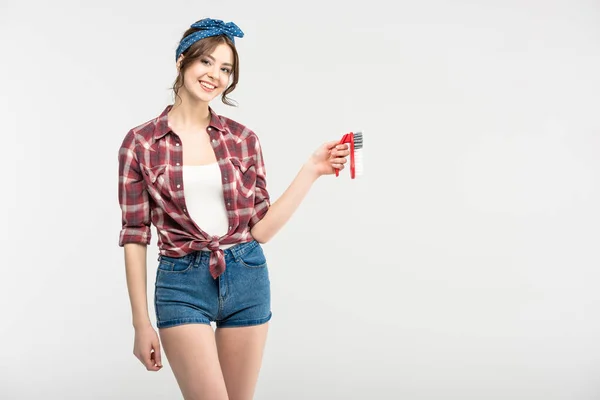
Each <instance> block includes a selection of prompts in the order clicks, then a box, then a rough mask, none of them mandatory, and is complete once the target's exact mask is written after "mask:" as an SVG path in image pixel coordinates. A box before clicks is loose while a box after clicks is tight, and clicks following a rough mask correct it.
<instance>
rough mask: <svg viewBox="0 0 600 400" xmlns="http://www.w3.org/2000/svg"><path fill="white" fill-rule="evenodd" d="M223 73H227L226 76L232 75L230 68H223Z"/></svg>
mask: <svg viewBox="0 0 600 400" xmlns="http://www.w3.org/2000/svg"><path fill="white" fill-rule="evenodd" d="M221 71H223V72H225V73H226V74H230V73H231V70H230V69H229V68H221Z"/></svg>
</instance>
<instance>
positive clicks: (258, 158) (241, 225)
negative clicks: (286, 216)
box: [118, 105, 270, 278]
mask: <svg viewBox="0 0 600 400" xmlns="http://www.w3.org/2000/svg"><path fill="white" fill-rule="evenodd" d="M171 108H172V105H169V106H167V108H165V110H164V111H163V112H162V113H161V114H160V116H158V117H157V118H155V119H153V120H151V121H148V122H146V123H144V124H142V125H140V126H138V127H136V128H133V129H131V130H130V131H129V132H128V133H127V135H126V136H125V138H124V140H123V143H122V144H121V147H120V149H119V157H118V158H119V203H120V206H121V211H122V229H121V233H120V236H119V246H121V247H122V246H124V245H125V244H126V243H141V244H146V245H148V244H150V239H151V234H150V223H152V224H154V226H155V227H156V231H157V233H158V247H159V253H160V254H162V255H165V256H169V257H182V256H184V255H186V254H189V253H191V252H193V251H197V250H209V251H211V257H210V272H211V274H212V276H213V277H214V278H217V277H218V276H219V275H220V274H222V273H223V271H224V270H225V258H224V254H223V251H222V250H221V249H220V247H219V246H220V244H235V243H243V242H249V241H251V240H253V238H252V235H251V234H250V229H251V228H252V227H253V226H254V225H255V224H256V223H257V222H258V221H260V220H261V219H262V218H263V217H264V215H265V214H266V212H267V210H268V208H269V206H270V198H269V193H268V192H267V188H266V180H265V166H264V163H263V157H262V151H261V148H260V143H259V141H258V137H257V136H256V134H255V133H254V132H252V131H251V130H249V129H248V128H246V127H245V126H243V125H241V124H239V123H237V122H235V121H233V120H231V119H228V118H226V117H223V116H220V115H217V114H216V113H215V112H214V111H213V110H212V109H211V108H209V111H210V113H211V121H210V124H209V126H208V128H207V132H208V134H209V136H210V139H211V144H212V146H213V149H214V152H215V155H216V158H217V162H218V163H219V167H220V169H221V182H222V184H223V195H224V200H225V205H226V208H227V216H228V218H229V231H228V232H227V233H226V234H225V235H224V236H222V237H218V236H210V235H209V234H207V233H206V232H204V231H203V230H202V228H201V227H199V226H198V225H196V223H195V222H194V221H193V220H192V219H191V217H190V215H189V214H188V210H187V207H186V203H185V198H184V187H183V173H182V164H183V158H182V157H183V151H182V146H181V140H180V138H179V137H178V136H177V134H175V133H174V132H173V131H171V129H170V128H169V126H168V121H167V113H168V112H169V110H170V109H171Z"/></svg>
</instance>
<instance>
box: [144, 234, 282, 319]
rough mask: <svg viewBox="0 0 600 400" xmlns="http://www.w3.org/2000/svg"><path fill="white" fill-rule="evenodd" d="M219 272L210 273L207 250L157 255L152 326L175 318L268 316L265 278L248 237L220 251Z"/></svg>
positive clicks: (260, 254)
mask: <svg viewBox="0 0 600 400" xmlns="http://www.w3.org/2000/svg"><path fill="white" fill-rule="evenodd" d="M223 252H224V253H225V263H226V268H225V272H223V274H221V275H220V276H219V277H218V278H217V279H214V278H213V277H212V275H211V274H210V271H209V268H208V264H209V258H210V252H208V251H196V252H193V253H190V254H188V255H186V256H183V257H177V258H175V257H167V256H163V255H160V256H159V258H158V261H159V263H158V268H157V271H156V283H155V291H154V310H155V312H156V322H157V327H158V328H167V327H170V326H175V325H181V324H194V323H195V324H210V323H211V322H215V324H216V326H217V327H234V326H251V325H259V324H264V323H265V322H267V321H269V320H270V319H271V283H270V280H269V271H268V268H267V260H266V259H265V255H264V253H263V249H262V247H261V245H260V244H259V243H258V242H257V241H255V240H252V241H250V242H246V243H239V244H236V245H234V246H232V247H229V248H227V249H226V250H224V251H223Z"/></svg>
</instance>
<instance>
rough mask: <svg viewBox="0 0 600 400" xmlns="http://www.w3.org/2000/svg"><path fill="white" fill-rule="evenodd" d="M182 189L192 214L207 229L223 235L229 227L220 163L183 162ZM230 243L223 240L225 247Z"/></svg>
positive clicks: (210, 233)
mask: <svg viewBox="0 0 600 400" xmlns="http://www.w3.org/2000/svg"><path fill="white" fill-rule="evenodd" d="M182 172H183V190H184V197H185V204H186V207H187V210H188V213H189V215H190V217H191V218H192V219H193V220H194V222H195V223H196V225H198V226H199V227H200V228H201V229H202V230H203V231H204V232H206V233H208V234H209V235H211V236H213V235H214V236H219V237H222V236H223V235H225V234H226V233H227V232H228V231H229V218H228V217H227V209H226V208H225V200H224V198H223V186H222V184H221V169H220V168H219V164H218V163H212V164H207V165H184V166H183V171H182ZM231 246H232V245H231V244H222V245H220V247H221V248H222V249H226V248H228V247H231Z"/></svg>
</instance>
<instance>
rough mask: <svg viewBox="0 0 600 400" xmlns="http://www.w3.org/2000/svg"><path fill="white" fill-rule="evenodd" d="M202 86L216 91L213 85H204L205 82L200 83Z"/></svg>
mask: <svg viewBox="0 0 600 400" xmlns="http://www.w3.org/2000/svg"><path fill="white" fill-rule="evenodd" d="M200 84H201V85H202V86H204V87H205V88H207V89H214V88H215V87H214V86H213V85H209V84H208V83H204V82H200Z"/></svg>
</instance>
